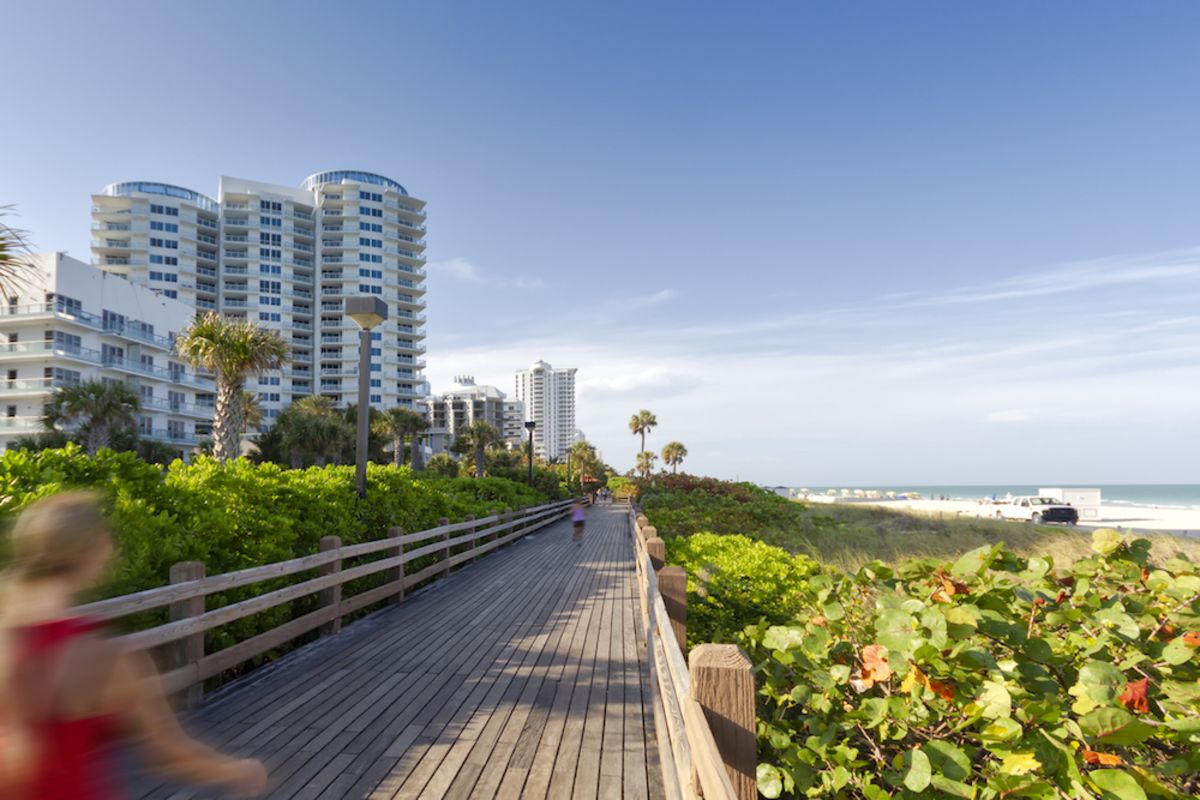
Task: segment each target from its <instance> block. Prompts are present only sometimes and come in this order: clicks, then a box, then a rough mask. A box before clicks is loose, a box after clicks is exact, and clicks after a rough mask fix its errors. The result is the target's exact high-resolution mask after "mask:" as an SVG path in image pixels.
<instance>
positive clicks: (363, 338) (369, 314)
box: [346, 296, 387, 497]
mask: <svg viewBox="0 0 1200 800" xmlns="http://www.w3.org/2000/svg"><path fill="white" fill-rule="evenodd" d="M346 316H348V317H350V318H351V319H352V320H354V321H355V323H357V324H358V327H360V328H362V330H360V331H359V332H358V431H357V433H358V442H357V446H356V447H355V454H354V486H355V488H356V489H357V490H358V496H359V497H366V496H367V444H368V437H367V434H368V432H369V428H370V424H371V406H370V393H371V329H372V328H374V327H375V326H376V325H378V324H379V323H381V322H383V321H384V320H385V319H387V304H386V303H384V302H383V300H381V299H379V298H378V297H371V296H360V297H349V298H347V299H346Z"/></svg>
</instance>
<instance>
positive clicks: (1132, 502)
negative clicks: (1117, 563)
mask: <svg viewBox="0 0 1200 800" xmlns="http://www.w3.org/2000/svg"><path fill="white" fill-rule="evenodd" d="M1043 486H1044V487H1046V488H1056V489H1064V488H1066V489H1069V488H1079V489H1099V490H1100V502H1101V503H1104V504H1110V503H1111V504H1114V505H1128V506H1149V507H1153V508H1186V509H1200V484H1195V483H1145V484H1097V483H1091V484H1066V485H1064V484H1040V485H1038V486H1033V485H1029V484H1026V485H1021V484H993V485H986V486H983V485H981V486H921V485H916V484H893V485H891V486H853V485H849V484H847V485H844V486H809V487H807V488H808V489H809V490H810V491H812V493H813V494H824V493H825V490H826V489H834V490H836V491H837V492H838V493H839V494H840V493H841V490H842V489H850V490H854V489H863V490H871V489H874V490H876V491H879V492H897V493H900V492H920V493H921V496H922V497H926V498H929V497H941V496H942V495H945V496H946V497H949V498H950V499H952V500H978V499H980V498H984V497H991V496H992V495H993V494H995V495H996V496H997V497H1004V496H1005V495H1006V494H1008V493H1009V492H1012V493H1013V494H1014V495H1026V494H1031V495H1032V494H1037V493H1038V490H1039V489H1041V488H1042V487H1043ZM795 488H796V490H797V491H799V490H800V488H802V487H795Z"/></svg>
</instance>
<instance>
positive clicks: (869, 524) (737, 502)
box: [641, 476, 1200, 570]
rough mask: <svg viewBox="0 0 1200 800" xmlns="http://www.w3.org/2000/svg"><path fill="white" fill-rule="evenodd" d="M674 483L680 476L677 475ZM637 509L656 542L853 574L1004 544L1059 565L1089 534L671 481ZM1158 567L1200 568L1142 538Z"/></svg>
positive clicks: (1185, 549)
mask: <svg viewBox="0 0 1200 800" xmlns="http://www.w3.org/2000/svg"><path fill="white" fill-rule="evenodd" d="M680 477H681V478H682V477H683V476H680ZM641 502H642V506H643V508H644V509H645V511H646V514H647V516H649V518H650V521H651V523H652V524H653V525H654V526H655V527H656V528H658V531H659V535H660V536H663V537H664V538H668V537H672V536H686V535H690V534H692V533H697V532H699V531H712V532H714V533H741V534H745V535H746V536H750V537H753V538H755V539H758V540H760V541H763V542H766V543H767V544H772V545H775V546H776V547H782V548H783V549H785V550H788V551H790V552H792V553H802V554H804V555H808V556H811V557H812V558H814V559H816V560H818V561H820V562H822V563H824V564H829V565H831V566H838V567H842V568H843V569H848V570H857V569H858V568H859V567H860V566H862V565H863V564H865V563H867V562H869V561H875V560H879V561H885V562H896V561H900V560H902V559H905V558H910V557H929V558H937V559H954V558H957V557H958V556H960V555H962V554H963V553H965V552H967V551H969V550H973V549H975V548H977V547H981V546H983V545H985V544H996V543H997V542H1004V543H1005V545H1006V546H1007V547H1008V548H1009V549H1011V550H1013V551H1015V552H1016V553H1018V554H1020V555H1023V556H1035V555H1036V556H1041V557H1043V558H1044V557H1047V556H1050V557H1053V558H1054V560H1055V561H1056V562H1057V563H1061V564H1066V563H1069V562H1071V561H1073V560H1075V559H1078V558H1083V557H1086V556H1087V555H1088V554H1089V553H1091V531H1089V530H1086V529H1075V528H1067V527H1062V526H1054V525H1031V524H1025V523H1019V522H1003V521H998V520H988V519H973V518H970V519H967V518H953V517H947V518H942V519H938V518H935V517H930V516H924V515H917V514H912V513H907V512H904V511H896V510H891V509H885V508H878V507H873V506H857V505H825V504H814V505H806V504H804V503H797V502H792V501H788V500H785V499H784V498H782V497H778V496H776V495H773V494H771V493H769V492H765V491H763V490H761V489H758V488H757V487H754V486H751V485H749V484H729V483H721V482H716V481H707V480H704V481H698V482H697V483H696V484H695V485H690V484H685V483H683V482H681V481H675V482H673V483H672V484H669V485H659V486H653V487H646V488H645V489H644V490H643V494H642V500H641ZM1145 538H1147V539H1149V540H1150V541H1151V542H1152V543H1153V545H1152V550H1151V555H1152V558H1153V559H1154V561H1156V562H1158V563H1161V562H1163V561H1165V560H1166V559H1169V558H1171V557H1174V556H1182V557H1184V558H1187V559H1188V560H1190V561H1193V562H1195V561H1200V541H1196V540H1192V539H1184V538H1181V537H1177V536H1171V535H1168V534H1161V535H1147V536H1145Z"/></svg>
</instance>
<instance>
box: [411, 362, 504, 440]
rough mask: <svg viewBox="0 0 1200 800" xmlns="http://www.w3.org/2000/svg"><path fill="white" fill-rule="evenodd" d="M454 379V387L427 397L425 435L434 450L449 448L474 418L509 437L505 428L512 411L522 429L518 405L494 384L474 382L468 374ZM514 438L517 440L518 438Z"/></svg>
mask: <svg viewBox="0 0 1200 800" xmlns="http://www.w3.org/2000/svg"><path fill="white" fill-rule="evenodd" d="M454 382H455V386H454V388H453V389H451V390H449V391H447V392H445V393H443V394H441V395H437V396H433V397H430V398H429V400H428V404H429V413H428V419H429V431H428V434H427V435H428V439H429V442H430V445H431V447H432V449H433V452H434V453H441V452H445V451H447V450H449V449H450V447H451V446H452V445H453V444H454V441H455V439H457V438H458V436H459V435H460V434H461V433H462V432H463V431H465V430H466V429H467V428H469V427H471V424H472V423H473V422H475V421H476V420H483V421H484V422H486V423H488V424H489V425H491V426H492V427H493V428H495V429H496V430H497V431H498V432H499V433H500V434H501V435H503V436H504V438H505V439H506V440H508V436H507V435H506V428H511V426H512V424H513V422H512V420H511V419H510V415H511V414H512V413H514V410H515V411H516V412H517V413H519V417H518V419H517V421H516V423H515V424H516V425H517V427H520V428H521V429H522V430H524V428H523V427H522V426H523V425H524V414H523V408H522V407H521V404H520V403H516V404H514V403H512V402H511V401H509V400H507V398H506V396H505V394H504V392H502V391H500V390H499V389H497V388H496V387H495V386H484V385H479V384H476V383H475V379H474V378H473V377H471V376H469V375H463V376H459V377H457V378H455V379H454ZM514 405H515V409H514ZM517 438H518V441H519V439H520V437H517ZM508 443H510V444H511V442H508Z"/></svg>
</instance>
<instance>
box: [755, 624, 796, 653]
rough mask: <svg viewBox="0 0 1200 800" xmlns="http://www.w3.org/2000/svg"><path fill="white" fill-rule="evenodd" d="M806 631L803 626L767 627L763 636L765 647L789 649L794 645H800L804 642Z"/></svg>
mask: <svg viewBox="0 0 1200 800" xmlns="http://www.w3.org/2000/svg"><path fill="white" fill-rule="evenodd" d="M804 634H805V631H804V629H803V628H796V627H791V626H788V625H772V626H771V627H770V628H767V633H766V635H764V636H763V640H762V642H763V647H766V648H768V649H770V650H784V651H786V650H788V649H790V648H792V647H799V646H800V645H801V644H802V643H803V642H804Z"/></svg>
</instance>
